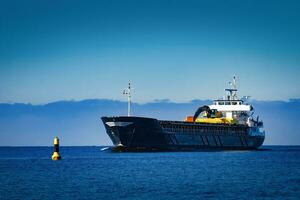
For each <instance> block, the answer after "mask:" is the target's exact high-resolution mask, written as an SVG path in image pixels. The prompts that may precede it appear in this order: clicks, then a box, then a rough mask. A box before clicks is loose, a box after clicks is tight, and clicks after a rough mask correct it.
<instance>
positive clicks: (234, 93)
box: [225, 76, 237, 100]
mask: <svg viewBox="0 0 300 200" xmlns="http://www.w3.org/2000/svg"><path fill="white" fill-rule="evenodd" d="M229 85H231V86H232V87H231V88H226V89H225V91H227V92H228V93H229V95H228V96H227V100H237V84H236V78H235V76H233V81H232V82H229Z"/></svg>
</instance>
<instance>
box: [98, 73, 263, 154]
mask: <svg viewBox="0 0 300 200" xmlns="http://www.w3.org/2000/svg"><path fill="white" fill-rule="evenodd" d="M230 85H231V87H230V88H228V89H225V91H226V96H225V97H224V98H222V99H217V100H213V103H212V105H203V106H201V107H199V108H198V109H197V110H196V112H195V114H194V115H193V116H188V117H186V119H185V120H182V121H173V120H159V119H155V118H148V117H137V116H131V113H130V111H131V110H130V109H131V86H130V83H129V86H128V88H127V89H125V90H124V92H123V93H124V94H126V95H128V115H127V116H116V117H102V118H101V119H102V122H103V124H104V126H105V129H106V133H107V134H108V136H109V137H110V139H111V140H112V142H113V145H114V147H113V150H115V151H197V150H251V149H257V148H259V147H260V146H261V145H262V144H263V142H264V139H265V131H264V130H263V122H262V121H261V120H259V117H258V116H257V117H254V108H253V106H252V105H250V104H249V103H246V102H245V101H244V100H243V99H239V98H238V96H237V91H238V90H237V85H236V78H235V77H233V81H232V82H230Z"/></svg>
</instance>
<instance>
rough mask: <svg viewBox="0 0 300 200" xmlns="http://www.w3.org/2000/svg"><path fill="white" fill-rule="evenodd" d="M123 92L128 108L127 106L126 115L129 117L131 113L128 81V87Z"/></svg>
mask: <svg viewBox="0 0 300 200" xmlns="http://www.w3.org/2000/svg"><path fill="white" fill-rule="evenodd" d="M123 94H125V95H127V101H128V108H127V116H128V117H129V116H130V114H131V85H130V81H129V82H128V88H126V89H125V90H124V91H123Z"/></svg>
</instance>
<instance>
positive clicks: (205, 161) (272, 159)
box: [0, 146, 300, 200]
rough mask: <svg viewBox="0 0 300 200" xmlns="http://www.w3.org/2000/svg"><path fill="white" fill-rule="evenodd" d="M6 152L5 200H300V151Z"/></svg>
mask: <svg viewBox="0 0 300 200" xmlns="http://www.w3.org/2000/svg"><path fill="white" fill-rule="evenodd" d="M101 148H102V147H62V148H61V155H62V157H63V159H62V160H61V161H52V160H51V155H52V151H53V148H52V147H1V148H0V199H1V200H4V199H51V200H52V199H98V200H102V199H163V200H168V199H300V146H265V147H264V148H263V149H264V150H260V151H222V152H164V153H112V152H110V151H107V150H106V151H103V150H101Z"/></svg>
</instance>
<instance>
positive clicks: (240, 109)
mask: <svg viewBox="0 0 300 200" xmlns="http://www.w3.org/2000/svg"><path fill="white" fill-rule="evenodd" d="M230 85H231V86H232V87H231V88H229V89H225V91H226V92H227V94H226V96H225V97H224V98H223V99H218V100H214V102H213V104H212V105H210V106H209V108H210V109H211V110H212V111H214V113H215V114H216V115H219V116H221V117H224V118H227V119H233V120H235V121H236V122H237V123H238V124H244V125H248V126H249V127H253V128H255V129H256V128H257V131H259V132H261V133H263V132H264V131H262V130H259V129H260V128H262V127H263V122H262V121H259V120H258V116H257V118H256V120H255V119H253V115H254V111H253V110H254V109H253V107H252V105H250V104H248V103H245V102H244V101H243V100H241V99H239V98H238V96H237V91H238V90H237V84H236V78H235V77H233V82H232V83H230Z"/></svg>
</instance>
